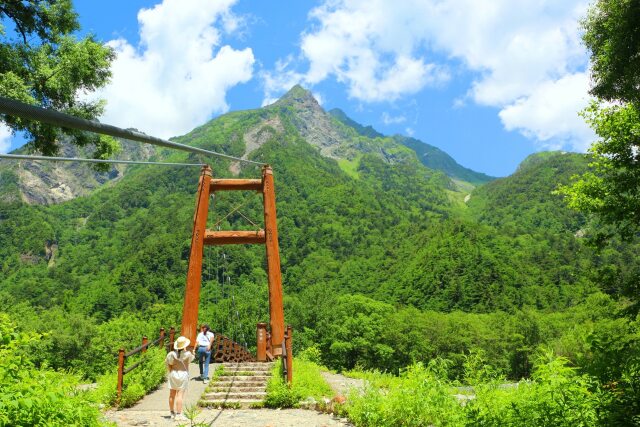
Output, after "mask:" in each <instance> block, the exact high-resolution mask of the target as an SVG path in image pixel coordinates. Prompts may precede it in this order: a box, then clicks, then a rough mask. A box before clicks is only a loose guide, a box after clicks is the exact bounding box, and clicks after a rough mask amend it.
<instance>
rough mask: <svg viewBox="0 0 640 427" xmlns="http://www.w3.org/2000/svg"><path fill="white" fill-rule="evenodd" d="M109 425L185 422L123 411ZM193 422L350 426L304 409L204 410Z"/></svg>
mask: <svg viewBox="0 0 640 427" xmlns="http://www.w3.org/2000/svg"><path fill="white" fill-rule="evenodd" d="M108 419H109V421H113V422H115V423H116V424H117V425H118V426H158V427H163V426H167V427H168V426H178V425H189V424H188V422H185V421H182V422H177V421H171V419H170V418H169V414H168V412H167V411H134V410H123V411H118V412H115V413H112V414H111V416H109V417H108ZM196 422H204V423H206V425H207V426H221V427H222V426H224V427H298V426H309V427H331V426H350V425H351V424H349V423H348V422H347V420H346V419H340V418H336V417H334V416H332V415H328V414H322V413H318V412H316V411H309V410H305V409H277V410H275V409H205V410H203V411H202V412H201V413H200V414H199V415H198V417H197V418H196Z"/></svg>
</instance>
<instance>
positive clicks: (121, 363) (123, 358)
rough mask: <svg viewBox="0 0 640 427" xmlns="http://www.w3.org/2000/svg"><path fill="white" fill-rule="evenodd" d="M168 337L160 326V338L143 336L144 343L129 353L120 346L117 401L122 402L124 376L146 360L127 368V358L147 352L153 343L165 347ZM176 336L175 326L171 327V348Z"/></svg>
mask: <svg viewBox="0 0 640 427" xmlns="http://www.w3.org/2000/svg"><path fill="white" fill-rule="evenodd" d="M165 338H166V334H165V329H164V328H160V334H159V336H158V338H156V339H155V340H153V341H151V342H149V340H148V339H147V337H146V336H143V337H142V345H140V346H139V347H136V348H134V349H133V350H131V351H130V352H128V353H125V350H124V348H120V349H119V350H118V382H117V397H116V402H117V403H118V404H119V403H120V399H121V398H122V388H123V386H124V376H125V375H126V374H128V373H129V372H131V371H133V370H134V369H135V368H137V367H138V366H140V365H142V364H143V363H144V362H145V359H142V360H139V361H138V362H136V363H134V364H133V365H131V366H129V367H128V368H125V367H124V365H125V363H126V361H127V359H128V358H129V357H131V356H134V355H136V354H138V353H140V352H143V353H144V352H146V351H147V349H148V348H149V347H150V346H152V345H156V344H157V345H158V346H159V347H160V348H162V347H164V340H165ZM174 338H175V328H173V327H171V328H170V329H169V344H168V346H169V348H171V346H172V345H173V340H174Z"/></svg>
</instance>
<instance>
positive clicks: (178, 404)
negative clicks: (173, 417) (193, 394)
mask: <svg viewBox="0 0 640 427" xmlns="http://www.w3.org/2000/svg"><path fill="white" fill-rule="evenodd" d="M176 391H177V393H176V413H178V414H182V398H183V397H184V390H176Z"/></svg>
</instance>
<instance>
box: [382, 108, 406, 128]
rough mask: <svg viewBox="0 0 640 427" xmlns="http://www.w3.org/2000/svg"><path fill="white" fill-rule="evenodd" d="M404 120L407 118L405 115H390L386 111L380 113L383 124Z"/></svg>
mask: <svg viewBox="0 0 640 427" xmlns="http://www.w3.org/2000/svg"><path fill="white" fill-rule="evenodd" d="M406 121H407V118H406V117H405V116H392V115H391V114H389V113H387V112H386V111H384V112H383V113H382V122H383V123H384V124H385V125H396V124H400V123H404V122H406Z"/></svg>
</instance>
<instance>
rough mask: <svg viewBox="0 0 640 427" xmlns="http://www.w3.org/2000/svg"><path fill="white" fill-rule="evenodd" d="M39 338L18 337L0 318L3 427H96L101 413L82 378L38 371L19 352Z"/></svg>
mask: <svg viewBox="0 0 640 427" xmlns="http://www.w3.org/2000/svg"><path fill="white" fill-rule="evenodd" d="M38 339H40V337H39V336H38V335H36V334H30V335H27V334H19V333H17V332H16V331H15V328H14V326H13V325H12V324H11V323H9V321H8V318H7V317H6V316H5V315H3V314H0V390H2V393H0V425H7V426H39V425H47V426H67V425H82V426H97V425H100V422H99V416H100V412H99V411H98V409H97V407H96V405H94V404H93V403H92V402H91V400H90V399H89V395H88V393H86V392H83V391H79V390H78V387H77V386H78V381H79V378H78V377H77V376H76V375H73V374H71V373H66V372H55V371H52V370H50V369H47V368H46V367H42V368H39V369H37V368H35V366H34V364H33V361H32V360H30V359H29V357H28V356H27V355H24V354H21V353H20V349H21V348H23V347H25V346H28V345H29V343H31V342H33V341H34V340H38Z"/></svg>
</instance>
